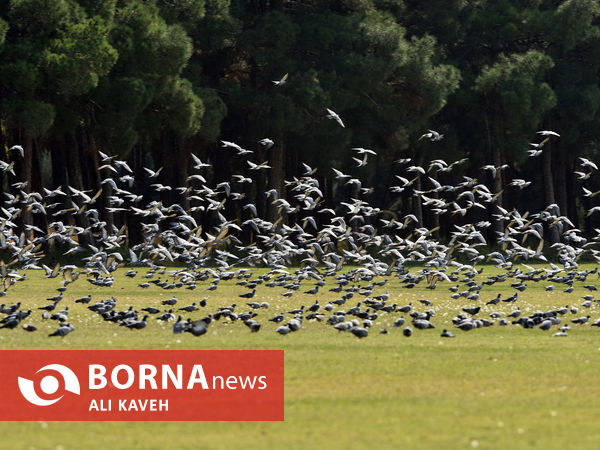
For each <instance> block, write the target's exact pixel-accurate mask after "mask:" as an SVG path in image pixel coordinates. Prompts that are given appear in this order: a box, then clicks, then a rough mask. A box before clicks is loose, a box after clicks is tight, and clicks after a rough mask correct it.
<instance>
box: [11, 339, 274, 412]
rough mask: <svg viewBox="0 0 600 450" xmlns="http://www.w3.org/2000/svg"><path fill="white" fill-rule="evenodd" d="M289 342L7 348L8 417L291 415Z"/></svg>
mask: <svg viewBox="0 0 600 450" xmlns="http://www.w3.org/2000/svg"><path fill="white" fill-rule="evenodd" d="M283 372H284V367H283V350H0V420H2V421H6V420H46V421H50V420H77V421H79V420H186V421H198V420H269V421H271V420H283V386H284V377H283Z"/></svg>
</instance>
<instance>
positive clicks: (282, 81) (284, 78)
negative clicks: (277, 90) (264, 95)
mask: <svg viewBox="0 0 600 450" xmlns="http://www.w3.org/2000/svg"><path fill="white" fill-rule="evenodd" d="M287 79H288V74H287V73H286V74H285V75H284V76H282V77H281V78H280V79H279V80H273V84H274V85H275V86H283V85H284V84H285V83H286V82H287Z"/></svg>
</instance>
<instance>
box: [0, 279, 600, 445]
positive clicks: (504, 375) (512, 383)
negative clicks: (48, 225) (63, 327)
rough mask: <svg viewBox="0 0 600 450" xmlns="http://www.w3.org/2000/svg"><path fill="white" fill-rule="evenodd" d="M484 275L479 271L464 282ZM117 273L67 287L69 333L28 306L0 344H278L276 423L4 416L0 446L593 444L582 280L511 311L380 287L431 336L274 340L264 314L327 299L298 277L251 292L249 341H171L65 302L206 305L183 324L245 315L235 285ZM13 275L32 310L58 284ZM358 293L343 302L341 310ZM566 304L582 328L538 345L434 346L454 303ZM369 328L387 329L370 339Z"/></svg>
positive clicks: (594, 373)
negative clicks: (177, 284) (280, 412)
mask: <svg viewBox="0 0 600 450" xmlns="http://www.w3.org/2000/svg"><path fill="white" fill-rule="evenodd" d="M588 268H591V267H588ZM496 271H497V270H496V269H494V268H492V267H486V268H485V270H484V272H483V274H482V275H481V276H480V277H479V278H478V279H479V280H482V279H483V278H484V277H485V276H489V275H490V274H492V273H495V272H496ZM143 273H144V270H141V271H140V275H141V274H143ZM258 273H259V271H255V274H258ZM260 273H264V272H260ZM123 274H124V271H121V270H120V271H119V272H118V273H117V274H116V280H115V283H114V286H113V287H112V288H99V287H95V286H92V285H91V284H89V283H87V282H86V281H85V279H83V277H82V278H81V279H80V280H78V281H77V282H76V283H74V284H72V285H70V286H69V289H68V290H67V292H66V294H65V297H64V299H63V300H62V302H61V303H59V306H60V307H64V306H66V305H69V306H70V311H71V312H70V315H69V317H70V321H71V323H72V324H73V325H74V326H75V331H74V332H72V333H71V334H69V335H68V336H67V337H65V338H64V339H60V338H48V337H47V335H48V333H49V332H51V331H52V330H54V329H55V328H56V323H54V322H52V323H50V321H42V319H41V315H40V312H39V311H35V312H34V314H32V318H30V319H28V320H26V321H25V323H33V324H35V325H36V326H38V328H39V329H38V331H36V332H33V333H26V332H24V331H23V330H20V329H15V330H0V349H165V348H170V349H283V350H285V421H284V422H277V423H266V422H265V423H260V422H231V423H225V422H148V423H144V422H63V423H61V422H43V423H39V422H5V423H1V424H0V433H1V434H2V436H3V438H2V440H0V448H10V449H16V448H36V449H49V448H51V449H55V448H63V449H80V448H98V449H100V448H102V449H104V448H113V449H120V448H161V449H164V448H217V449H219V448H223V449H232V448H257V449H264V448H287V449H289V448H309V447H312V448H315V449H317V448H318V449H320V448H331V449H334V448H369V447H370V448H402V447H404V448H411V449H412V448H435V449H437V448H475V447H476V448H482V449H483V448H502V449H506V448H598V442H600V427H599V426H598V423H599V419H600V401H599V400H598V394H600V392H599V391H600V330H598V329H597V328H596V327H591V326H590V324H591V323H592V322H593V320H595V319H597V318H599V317H600V311H599V307H598V306H597V304H595V303H594V305H593V306H592V307H591V308H590V309H585V308H582V307H580V306H579V305H580V304H581V303H582V302H583V300H582V299H581V296H582V295H585V294H587V293H589V292H588V291H587V290H586V289H584V288H582V287H581V286H582V284H600V283H598V279H597V277H596V275H593V276H592V275H590V276H589V277H588V280H587V281H586V282H585V283H581V282H575V283H574V286H575V290H574V292H572V293H570V294H566V293H563V292H562V287H561V286H560V285H557V284H556V283H554V284H555V285H556V289H555V290H554V291H553V292H546V291H545V290H544V286H546V285H548V284H550V283H549V282H540V283H533V282H528V286H529V287H528V289H527V290H526V291H524V292H523V293H520V294H519V300H518V301H517V302H516V303H515V304H506V303H500V304H499V305H496V306H483V305H484V304H485V302H486V301H487V300H489V299H491V298H492V297H494V296H495V295H496V294H497V293H502V294H503V297H506V296H508V295H511V294H512V293H514V292H515V291H514V289H513V288H511V287H510V285H509V284H510V282H513V281H515V280H512V279H511V280H508V281H507V282H504V283H502V285H499V284H496V285H494V286H491V287H486V288H485V289H484V290H482V291H481V298H480V300H478V301H471V300H465V299H460V300H453V299H451V298H450V292H449V291H448V287H449V286H450V284H449V283H439V285H438V288H437V289H436V290H433V291H432V290H428V289H425V284H424V283H422V284H421V285H418V286H417V287H415V288H413V289H405V288H403V287H401V285H400V284H399V283H398V282H396V281H390V282H388V284H387V285H386V286H384V287H380V288H377V290H376V291H375V294H379V293H384V292H385V291H389V292H390V294H391V295H390V300H389V301H388V303H398V304H399V305H400V306H402V305H405V304H407V303H408V302H411V301H412V302H413V305H415V306H416V309H417V310H419V311H425V310H426V309H428V307H425V306H423V305H421V304H420V303H418V302H417V300H418V299H422V298H425V299H429V300H431V301H432V302H433V306H431V307H430V308H432V309H434V310H435V312H436V315H435V316H434V317H433V318H432V322H433V323H434V324H435V326H436V328H435V329H432V330H422V331H420V330H415V333H414V334H413V336H412V337H410V338H406V337H404V336H403V335H402V332H401V330H402V328H393V327H391V324H392V323H393V321H394V320H395V319H396V318H398V317H400V316H401V315H402V314H399V313H391V314H386V313H382V314H380V315H379V318H378V319H377V320H376V321H375V323H374V326H373V328H372V329H371V330H370V335H369V336H368V337H367V338H365V339H361V340H359V339H357V338H356V337H354V336H353V335H352V334H350V333H344V332H341V333H340V332H337V331H336V330H334V329H333V328H332V327H331V326H329V325H326V324H325V323H317V322H314V323H313V322H307V321H304V324H303V327H302V329H301V330H299V331H298V332H295V333H291V334H290V335H287V336H280V335H278V334H276V333H274V329H275V327H276V326H277V325H275V324H273V323H271V322H268V321H267V320H266V319H268V318H270V317H272V316H273V315H275V314H277V313H278V312H282V311H287V310H290V309H292V308H296V307H298V306H300V305H306V306H307V307H308V306H310V305H311V304H312V303H313V302H314V300H315V298H317V299H319V300H320V303H321V304H325V303H326V302H327V300H333V299H335V298H339V294H335V293H333V292H329V291H328V288H329V287H332V286H333V285H334V284H333V280H329V281H328V285H327V286H326V287H325V288H321V290H320V292H319V293H318V294H317V295H316V296H311V295H308V294H303V293H302V292H303V291H305V290H307V289H309V288H310V287H312V282H310V281H305V282H304V283H303V286H302V288H301V289H300V291H298V293H296V294H295V295H294V296H293V297H291V299H286V298H284V297H282V296H281V293H283V292H284V289H283V288H280V287H276V288H268V287H266V286H264V285H261V286H259V287H258V289H257V294H256V297H255V299H253V300H258V301H268V302H269V303H270V305H271V306H270V308H269V309H268V310H259V311H258V312H259V316H258V317H257V318H256V320H258V321H259V322H260V323H261V324H262V329H261V330H260V332H258V333H255V334H252V333H250V331H249V329H248V328H247V327H246V326H244V325H243V324H242V323H241V322H239V321H238V322H234V323H229V320H225V321H223V320H221V321H219V322H216V323H213V324H211V326H210V328H209V331H208V333H207V334H206V335H204V336H202V337H194V336H192V335H191V334H188V333H185V334H183V335H173V334H172V332H171V326H172V324H161V323H158V322H157V321H156V320H154V319H151V320H150V321H149V325H148V326H147V327H146V328H145V329H143V330H139V331H133V330H128V329H125V328H124V327H119V326H118V325H117V324H114V323H106V322H104V321H103V320H102V319H101V318H100V317H99V316H97V315H96V314H94V313H91V312H90V311H88V309H87V308H86V307H85V306H84V305H79V304H74V299H76V298H78V297H82V296H84V295H86V294H92V296H93V300H92V302H94V301H97V300H100V299H104V298H108V297H110V296H111V295H113V296H115V297H116V298H117V299H118V307H117V309H126V308H128V307H129V306H130V305H134V306H135V307H136V308H140V307H143V306H156V307H160V300H162V299H166V298H169V297H171V296H172V295H174V294H175V295H177V297H178V298H179V302H178V305H177V306H184V305H187V304H190V303H191V302H192V301H198V300H200V299H202V298H203V297H208V305H207V306H206V308H204V309H202V310H201V311H198V312H195V313H193V314H185V315H184V317H188V316H191V317H193V318H200V317H202V316H204V315H205V314H207V313H209V312H213V311H215V310H216V308H217V307H219V306H226V305H230V304H232V303H236V304H237V305H238V307H237V309H236V312H237V311H240V312H242V311H247V310H248V309H249V308H247V307H245V300H244V299H241V298H239V297H238V295H239V294H241V293H243V292H246V289H244V288H242V287H240V286H235V281H237V280H232V281H223V282H221V283H220V285H219V288H218V289H217V290H216V291H212V292H208V291H206V287H207V286H208V281H206V282H204V283H203V284H199V285H198V289H196V290H195V291H188V290H185V289H179V290H176V291H173V290H169V291H165V290H162V289H160V288H159V287H157V286H154V285H153V286H152V287H151V288H148V289H141V288H138V287H137V285H138V283H141V282H142V280H141V279H140V275H138V277H136V278H135V279H128V278H126V277H124V275H123ZM27 277H28V280H27V281H25V282H21V283H17V284H16V285H15V286H13V287H12V288H11V289H10V290H9V293H8V295H7V296H5V297H3V298H1V299H0V303H7V304H10V303H13V302H16V301H21V302H22V303H23V305H24V309H27V308H33V307H37V306H39V305H44V304H47V303H48V301H46V300H45V298H46V297H49V296H52V295H54V293H55V292H54V289H55V288H56V287H58V286H60V281H59V280H60V278H57V279H52V280H48V279H44V278H43V273H42V272H28V273H27ZM162 277H163V279H165V277H166V274H165V275H162ZM362 284H366V283H364V282H363V283H362ZM361 299H362V297H361V296H360V295H355V297H354V298H353V299H351V300H349V301H348V302H347V304H346V305H344V306H343V308H344V309H346V310H347V309H348V308H350V307H351V306H354V305H355V304H356V302H357V301H359V300H361ZM566 304H569V305H578V306H579V312H578V313H577V314H571V313H569V314H567V315H565V316H564V317H563V318H562V320H563V323H570V320H571V319H572V318H575V317H580V316H582V315H587V314H590V315H591V316H592V317H591V320H590V322H588V324H586V325H574V324H571V327H572V329H571V331H569V336H568V337H566V338H553V337H550V336H551V334H553V333H555V332H556V331H558V330H557V329H556V327H553V328H552V329H551V330H550V331H542V330H539V329H537V328H536V329H522V328H521V327H520V326H517V325H509V326H507V327H500V326H498V325H494V326H492V327H489V328H482V329H476V330H472V331H469V332H462V331H460V330H458V329H452V331H453V332H454V333H455V334H456V338H454V339H442V338H440V333H441V330H442V329H443V328H448V329H451V328H452V323H451V319H452V317H454V315H455V314H456V313H457V312H459V311H460V308H461V307H465V306H474V305H481V306H482V311H481V312H480V314H479V315H480V316H481V317H487V316H488V314H489V313H490V312H491V311H498V312H501V313H502V314H503V315H505V314H506V313H508V312H510V311H511V310H513V309H514V308H515V307H516V306H520V308H521V310H522V311H523V313H524V314H528V313H531V312H533V311H537V310H549V309H552V308H556V307H560V306H564V305H566ZM336 309H338V308H336ZM326 315H327V316H328V315H329V313H327V314H326ZM290 317H291V316H290ZM382 328H387V330H388V331H389V333H388V334H386V335H382V334H379V330H381V329H382ZM0 401H1V400H0Z"/></svg>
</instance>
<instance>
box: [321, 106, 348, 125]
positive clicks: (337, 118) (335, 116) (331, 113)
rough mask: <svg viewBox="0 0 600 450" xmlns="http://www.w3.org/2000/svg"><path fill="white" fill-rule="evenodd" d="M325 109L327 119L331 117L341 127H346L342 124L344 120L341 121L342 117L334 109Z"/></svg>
mask: <svg viewBox="0 0 600 450" xmlns="http://www.w3.org/2000/svg"><path fill="white" fill-rule="evenodd" d="M325 109H327V118H328V119H333V120H335V121H336V122H337V123H339V124H340V126H341V127H342V128H346V127H345V125H344V122H342V119H341V118H340V116H339V115H338V114H337V113H336V112H335V111H332V110H331V109H329V108H325Z"/></svg>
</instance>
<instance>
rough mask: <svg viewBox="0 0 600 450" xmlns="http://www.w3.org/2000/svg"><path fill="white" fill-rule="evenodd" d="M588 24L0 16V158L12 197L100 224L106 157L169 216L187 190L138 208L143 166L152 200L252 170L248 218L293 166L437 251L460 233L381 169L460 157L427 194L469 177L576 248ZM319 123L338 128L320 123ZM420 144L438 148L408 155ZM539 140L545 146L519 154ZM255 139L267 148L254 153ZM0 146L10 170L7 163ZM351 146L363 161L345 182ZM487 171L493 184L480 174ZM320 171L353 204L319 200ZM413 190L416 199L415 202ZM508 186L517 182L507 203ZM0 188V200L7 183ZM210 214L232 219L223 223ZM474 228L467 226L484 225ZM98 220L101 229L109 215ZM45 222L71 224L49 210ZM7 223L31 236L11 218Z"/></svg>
mask: <svg viewBox="0 0 600 450" xmlns="http://www.w3.org/2000/svg"><path fill="white" fill-rule="evenodd" d="M599 14H600V2H599V1H597V0H567V1H550V0H532V1H522V0H500V1H486V0H472V1H465V0H449V1H441V0H428V1H417V0H362V1H354V0H337V1H328V2H324V1H319V0H273V1H270V0H251V1H250V0H102V1H96V0H10V1H5V2H2V4H1V5H0V144H1V145H2V147H3V149H4V150H5V151H3V152H2V153H3V154H2V155H1V156H0V159H1V160H2V161H5V162H7V163H11V162H14V164H15V166H14V168H15V170H16V171H17V173H18V178H19V179H20V180H21V181H25V182H27V184H24V185H23V186H20V188H22V189H23V191H24V192H31V191H36V192H41V191H42V189H43V188H47V189H54V188H57V187H58V186H67V185H69V186H72V187H73V188H75V189H76V190H81V191H88V190H89V191H91V192H92V193H95V192H98V191H99V189H100V188H101V187H102V188H103V192H102V193H101V197H100V199H101V201H102V202H103V204H104V206H106V207H108V206H110V198H109V197H110V196H111V187H110V185H107V184H103V183H102V181H103V172H102V170H101V167H102V161H101V158H100V157H99V153H98V152H99V151H100V152H103V153H105V154H108V155H118V158H119V159H121V160H126V161H128V162H129V164H130V166H131V168H132V171H133V174H134V175H135V177H134V180H135V181H134V183H135V185H134V186H132V187H131V189H135V191H136V192H139V193H142V194H143V195H145V196H146V197H145V199H146V200H151V199H156V198H155V197H156V195H159V196H160V197H159V199H160V200H162V201H164V202H165V203H179V204H182V205H183V206H184V207H186V204H187V202H188V201H189V200H188V198H187V196H188V194H189V191H186V190H184V189H183V190H181V191H179V192H178V191H176V190H170V191H165V192H161V193H160V194H156V193H155V192H151V190H150V189H149V187H148V186H149V185H150V184H151V183H153V182H154V180H150V179H149V176H148V173H147V172H146V171H144V169H143V168H144V167H148V168H150V169H152V170H158V169H159V168H162V171H161V174H160V180H161V183H163V184H164V185H169V186H173V187H174V186H183V187H185V186H189V185H190V183H191V181H190V180H189V179H188V175H189V174H190V168H191V167H192V165H193V161H192V160H191V157H190V154H191V153H193V154H194V155H197V156H198V157H200V158H201V159H202V160H206V161H208V162H209V163H210V164H211V165H212V166H211V167H210V168H208V169H206V172H205V175H204V176H205V178H206V179H207V180H208V181H207V183H213V184H217V183H219V182H227V181H229V180H230V179H231V175H232V174H234V173H237V174H240V173H241V174H246V175H248V174H249V172H248V167H246V166H245V165H242V164H243V163H245V161H244V160H243V159H240V158H239V156H238V155H236V153H235V152H231V151H227V150H226V149H224V148H223V147H222V146H221V144H220V140H221V139H222V140H227V141H232V142H235V143H237V144H239V145H241V146H242V147H244V148H248V149H251V150H252V151H254V152H255V157H254V160H256V161H258V162H260V161H265V160H268V161H269V165H270V166H271V168H270V169H269V170H268V171H257V172H256V173H252V180H253V184H252V185H251V186H247V187H246V188H245V192H244V193H245V195H246V196H247V199H248V201H250V202H253V203H254V204H255V205H256V208H257V212H258V214H259V215H260V216H262V217H266V218H269V219H270V220H275V219H276V217H277V214H278V210H277V208H276V207H274V206H273V205H272V203H271V202H270V201H269V196H267V195H265V192H267V191H268V190H271V189H276V190H277V191H278V192H279V193H280V195H281V196H283V197H285V196H286V195H291V193H286V186H285V180H288V179H291V178H293V177H294V176H295V175H297V174H298V173H300V172H301V171H302V170H303V165H302V163H306V164H308V165H309V166H310V167H314V168H316V169H317V172H316V175H315V176H316V177H317V179H318V180H319V184H320V189H321V190H322V191H323V193H324V197H323V206H324V207H332V208H335V207H336V205H338V203H339V202H340V201H341V200H342V199H347V198H349V197H352V196H357V195H365V196H366V198H367V199H368V201H369V202H370V203H371V204H372V205H373V206H377V207H379V208H381V209H383V210H387V211H390V214H395V215H398V216H403V215H406V214H415V215H416V216H417V218H418V219H419V221H420V223H422V224H423V225H425V226H428V227H436V226H440V232H441V233H442V234H443V235H447V234H448V233H449V232H450V231H451V230H452V224H453V223H454V222H456V221H458V220H459V219H460V218H456V217H448V218H444V217H442V219H441V223H440V215H439V214H436V213H434V212H431V211H430V209H428V208H424V207H423V205H422V202H421V199H420V198H417V197H415V196H414V195H412V193H411V192H408V191H407V192H404V193H394V192H393V191H392V190H390V186H392V185H393V184H394V183H396V179H395V175H397V174H398V173H399V172H398V165H397V164H396V163H395V161H398V160H399V159H402V158H411V160H412V164H416V165H426V164H427V162H428V161H430V160H432V159H435V158H440V159H444V160H446V161H448V162H451V161H455V160H459V159H461V158H468V161H467V162H466V163H465V164H463V165H461V166H460V168H459V169H458V170H456V171H453V172H452V173H451V174H444V173H437V174H435V175H433V177H434V178H439V181H440V182H443V183H446V184H452V183H455V182H459V181H462V179H463V178H462V177H463V176H469V177H472V178H477V179H478V180H480V181H481V182H484V183H486V184H487V185H488V186H491V187H492V189H493V194H495V195H497V196H498V204H499V205H500V206H502V207H503V208H505V209H508V210H510V209H512V208H519V209H524V210H539V209H543V208H545V207H546V206H547V205H549V204H556V205H557V206H558V208H559V211H560V214H562V215H565V216H568V217H569V218H570V220H571V221H572V222H573V223H574V224H575V225H576V226H579V227H581V228H582V229H584V230H586V232H591V231H592V230H593V227H594V226H596V224H595V222H594V220H595V219H594V216H591V217H586V214H585V211H586V210H588V209H589V208H591V207H592V206H594V203H593V201H594V199H593V196H589V195H588V196H583V195H582V187H585V188H586V189H588V190H589V191H592V192H594V191H596V190H598V189H600V186H599V185H600V183H599V182H598V180H595V179H594V177H589V176H588V177H587V178H584V177H582V176H581V175H578V174H576V172H577V171H579V172H581V170H582V169H580V168H579V162H580V160H579V159H578V157H588V158H591V159H592V160H593V159H594V158H597V156H598V143H599V138H600V127H599V125H600V123H599V118H600V112H599V111H600V88H599V86H598V74H599V69H600V27H599V26H598V16H599ZM279 80H283V81H284V82H282V83H275V82H274V81H279ZM326 108H331V109H333V110H335V111H336V112H337V113H338V114H340V116H341V117H342V118H343V120H344V123H345V127H340V126H338V125H337V124H336V123H334V121H329V120H327V119H326ZM429 129H433V130H436V131H437V132H439V133H440V134H443V136H444V137H443V139H441V140H438V141H435V142H432V141H431V140H428V139H421V140H419V137H420V136H421V135H422V134H423V133H425V132H427V130H429ZM542 129H545V130H555V131H557V132H558V133H560V138H558V139H551V140H547V141H545V142H544V145H543V148H542V149H543V151H542V152H541V154H540V155H539V156H535V157H532V156H529V153H528V150H530V149H532V148H535V147H532V146H531V144H530V143H532V142H533V143H534V144H540V143H541V142H542V141H543V139H542V138H541V136H539V135H537V134H536V132H537V131H539V130H542ZM265 137H268V138H270V139H272V140H273V142H274V146H273V147H272V148H266V147H264V146H261V145H259V144H258V141H259V140H261V139H263V138H265ZM15 144H20V145H22V146H23V148H24V157H23V158H18V157H17V156H16V155H14V154H12V153H11V152H9V151H8V149H9V148H10V147H11V146H12V145H15ZM351 147H363V148H369V149H373V150H374V151H376V153H377V155H376V156H375V157H372V158H370V159H369V164H367V165H365V166H364V167H357V165H356V162H355V161H353V160H352V158H351V156H352V152H351V151H350V148H351ZM504 164H508V167H507V168H505V169H498V170H497V171H496V175H495V177H492V175H491V172H490V171H489V170H485V169H482V167H484V166H486V165H493V166H494V167H497V168H500V167H502V166H503V165H504ZM332 167H335V168H337V169H339V170H342V171H343V172H344V173H350V174H352V175H353V176H355V177H357V178H359V179H360V180H361V183H362V184H361V186H360V187H362V188H368V189H366V191H365V192H364V193H363V194H361V191H360V189H359V186H357V185H356V184H351V185H346V184H343V183H338V182H336V180H335V177H334V173H333V172H332V171H331V168H332ZM584 172H585V170H584ZM584 175H585V174H584ZM421 178H423V179H425V178H424V177H418V180H417V183H419V185H418V186H417V187H416V188H418V189H425V187H423V186H421V185H420V183H421ZM513 178H519V179H526V180H531V181H533V183H532V184H531V185H530V186H529V187H528V188H527V189H525V190H520V189H515V188H508V187H507V183H508V182H509V181H510V180H511V179H513ZM2 179H3V190H4V191H5V192H8V191H10V190H11V189H12V187H11V186H10V181H11V180H9V177H8V175H7V173H6V172H4V173H3V175H2ZM423 182H425V181H423ZM68 195H71V194H70V193H68ZM92 195H93V194H92ZM432 195H433V196H434V197H435V196H436V195H437V193H436V192H434V193H433V194H432ZM367 196H368V197H367ZM187 206H189V204H187ZM226 208H227V209H228V210H229V211H228V212H229V213H230V215H233V216H235V215H236V214H237V215H240V214H241V212H240V207H239V206H236V205H233V204H228V205H227V206H226ZM492 212H493V211H484V210H479V211H475V210H474V211H473V214H474V215H475V216H476V218H479V219H481V220H487V219H490V217H491V216H490V214H491V213H492ZM100 213H101V214H102V216H103V217H104V218H105V219H106V220H107V221H108V222H109V223H113V222H115V221H116V222H118V221H119V219H118V217H117V218H115V217H114V214H113V213H112V212H111V211H110V209H106V208H104V209H101V210H100ZM200 215H201V214H200ZM64 219H65V220H71V221H72V220H76V221H79V220H83V219H80V218H72V217H69V213H68V211H67V212H65V213H64ZM22 220H23V221H25V222H26V223H27V222H31V221H32V220H37V221H44V220H47V219H43V218H35V219H33V218H32V217H31V216H28V212H26V213H24V215H23V218H22ZM40 225H45V224H43V223H42V224H40ZM46 225H47V224H46ZM130 225H132V227H131V228H132V230H135V224H130ZM132 232H134V233H135V231H132Z"/></svg>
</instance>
